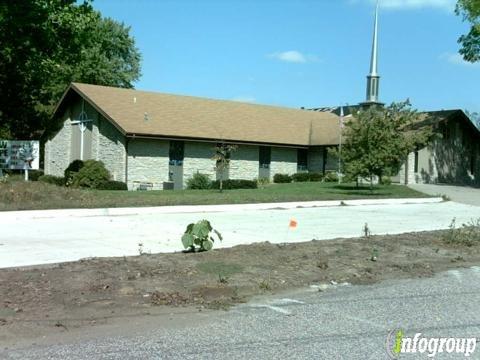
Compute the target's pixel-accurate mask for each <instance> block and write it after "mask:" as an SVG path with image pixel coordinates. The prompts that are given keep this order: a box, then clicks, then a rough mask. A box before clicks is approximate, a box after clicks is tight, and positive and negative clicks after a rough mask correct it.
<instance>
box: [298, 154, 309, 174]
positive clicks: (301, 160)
mask: <svg viewBox="0 0 480 360" xmlns="http://www.w3.org/2000/svg"><path fill="white" fill-rule="evenodd" d="M297 171H308V149H297Z"/></svg>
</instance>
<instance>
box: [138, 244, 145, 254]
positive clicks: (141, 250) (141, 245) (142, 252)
mask: <svg viewBox="0 0 480 360" xmlns="http://www.w3.org/2000/svg"><path fill="white" fill-rule="evenodd" d="M138 254H139V255H143V254H145V251H143V243H138Z"/></svg>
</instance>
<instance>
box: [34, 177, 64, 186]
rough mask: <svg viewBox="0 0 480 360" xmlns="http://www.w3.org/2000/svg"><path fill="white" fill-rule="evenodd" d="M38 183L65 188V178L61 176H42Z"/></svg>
mask: <svg viewBox="0 0 480 360" xmlns="http://www.w3.org/2000/svg"><path fill="white" fill-rule="evenodd" d="M38 181H40V182H44V183H47V184H53V185H57V186H65V178H63V177H61V176H53V175H42V176H40V177H39V178H38Z"/></svg>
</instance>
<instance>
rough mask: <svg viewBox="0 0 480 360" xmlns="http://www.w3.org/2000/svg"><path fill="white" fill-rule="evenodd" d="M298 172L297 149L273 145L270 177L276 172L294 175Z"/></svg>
mask: <svg viewBox="0 0 480 360" xmlns="http://www.w3.org/2000/svg"><path fill="white" fill-rule="evenodd" d="M296 172H297V149H295V148H280V147H272V161H271V163H270V178H271V179H273V176H274V175H275V174H289V175H293V174H295V173H296Z"/></svg>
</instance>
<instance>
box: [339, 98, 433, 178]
mask: <svg viewBox="0 0 480 360" xmlns="http://www.w3.org/2000/svg"><path fill="white" fill-rule="evenodd" d="M419 120H420V115H419V114H418V113H417V112H416V111H415V110H412V109H411V106H410V104H409V102H408V101H406V102H402V103H393V104H392V105H390V106H388V107H380V106H371V107H369V108H368V109H366V110H361V111H359V112H357V113H356V114H355V115H354V117H353V118H352V119H351V120H349V121H347V122H346V124H345V127H344V129H343V137H344V139H345V142H344V143H343V145H342V152H341V154H340V157H341V161H342V163H343V170H344V172H345V175H347V176H348V177H351V178H354V179H356V178H358V177H363V178H368V179H370V181H371V183H372V179H373V177H374V176H377V177H378V178H379V180H380V181H381V180H382V177H383V176H393V175H396V174H397V173H398V172H399V171H400V167H401V166H402V164H403V163H404V162H405V160H406V159H407V156H408V154H409V153H410V152H412V151H414V150H415V149H416V148H418V147H421V146H424V145H425V144H426V143H427V142H428V139H429V138H430V136H431V131H430V130H429V129H428V128H423V129H417V130H415V131H412V130H411V129H412V126H414V125H415V123H418V122H419Z"/></svg>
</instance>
